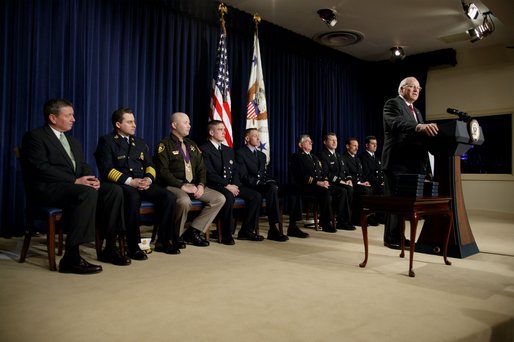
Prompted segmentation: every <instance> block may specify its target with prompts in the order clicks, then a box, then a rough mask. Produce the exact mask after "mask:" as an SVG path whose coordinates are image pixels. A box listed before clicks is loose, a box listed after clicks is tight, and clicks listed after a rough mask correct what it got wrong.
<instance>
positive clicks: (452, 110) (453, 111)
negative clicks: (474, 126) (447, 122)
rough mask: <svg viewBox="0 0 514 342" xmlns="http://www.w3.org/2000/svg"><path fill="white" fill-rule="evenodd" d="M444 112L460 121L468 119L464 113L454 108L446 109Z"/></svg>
mask: <svg viewBox="0 0 514 342" xmlns="http://www.w3.org/2000/svg"><path fill="white" fill-rule="evenodd" d="M446 112H447V113H448V114H453V115H457V116H458V117H459V119H461V120H462V119H469V115H468V113H466V112H462V111H460V110H458V109H455V108H447V109H446Z"/></svg>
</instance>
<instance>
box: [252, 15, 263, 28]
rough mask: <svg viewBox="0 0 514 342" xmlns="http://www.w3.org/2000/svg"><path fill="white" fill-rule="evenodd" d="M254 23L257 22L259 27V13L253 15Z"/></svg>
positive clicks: (256, 24)
mask: <svg viewBox="0 0 514 342" xmlns="http://www.w3.org/2000/svg"><path fill="white" fill-rule="evenodd" d="M253 21H254V22H255V26H258V25H259V24H260V22H261V16H260V15H259V14H258V13H255V14H254V15H253Z"/></svg>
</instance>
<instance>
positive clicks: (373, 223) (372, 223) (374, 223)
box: [368, 215, 378, 227]
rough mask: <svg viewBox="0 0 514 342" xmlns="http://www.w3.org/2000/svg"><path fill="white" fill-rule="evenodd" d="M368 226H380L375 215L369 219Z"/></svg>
mask: <svg viewBox="0 0 514 342" xmlns="http://www.w3.org/2000/svg"><path fill="white" fill-rule="evenodd" d="M368 226H373V227H376V226H378V220H377V217H376V216H375V215H370V216H369V217H368Z"/></svg>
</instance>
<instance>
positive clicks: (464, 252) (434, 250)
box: [416, 241, 480, 259]
mask: <svg viewBox="0 0 514 342" xmlns="http://www.w3.org/2000/svg"><path fill="white" fill-rule="evenodd" d="M442 251H443V246H442V244H436V243H426V242H420V243H416V253H425V254H434V255H442V253H443V252H442ZM478 252H480V251H479V250H478V246H477V244H476V243H475V242H474V241H473V242H472V243H469V244H467V245H460V246H457V245H449V246H448V257H450V258H459V259H464V258H467V257H468V256H471V255H474V254H477V253H478Z"/></svg>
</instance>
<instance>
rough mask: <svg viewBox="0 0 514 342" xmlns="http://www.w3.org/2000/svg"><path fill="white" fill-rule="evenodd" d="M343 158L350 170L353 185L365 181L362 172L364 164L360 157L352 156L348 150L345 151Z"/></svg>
mask: <svg viewBox="0 0 514 342" xmlns="http://www.w3.org/2000/svg"><path fill="white" fill-rule="evenodd" d="M342 158H343V161H344V163H345V164H346V166H347V167H348V170H349V171H350V176H351V177H352V182H353V185H354V186H356V185H357V184H358V183H360V182H364V181H365V179H364V177H363V174H362V164H361V161H360V159H359V158H358V157H357V156H355V157H352V156H351V155H350V153H348V152H345V153H344V154H343V157H342Z"/></svg>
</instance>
